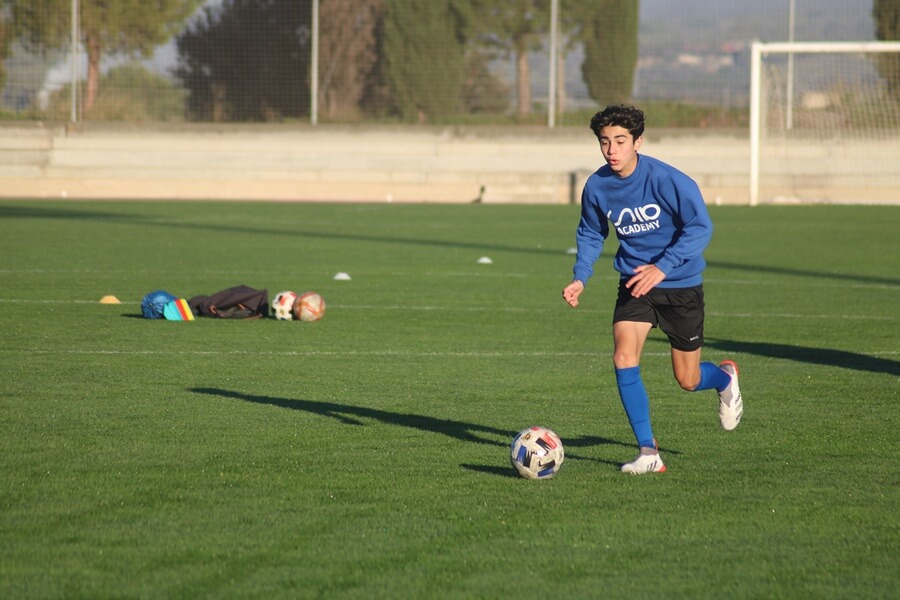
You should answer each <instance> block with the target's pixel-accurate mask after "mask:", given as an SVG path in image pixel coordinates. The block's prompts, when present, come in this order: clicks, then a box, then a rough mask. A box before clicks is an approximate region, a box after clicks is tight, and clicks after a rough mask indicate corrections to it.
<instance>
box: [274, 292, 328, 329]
mask: <svg viewBox="0 0 900 600" xmlns="http://www.w3.org/2000/svg"><path fill="white" fill-rule="evenodd" d="M272 316H273V317H275V318H276V319H278V320H279V321H306V322H311V321H318V320H319V319H321V318H322V317H324V316H325V300H324V299H323V298H322V296H320V295H319V294H317V293H316V292H304V293H302V294H297V293H296V292H291V291H284V292H278V293H277V294H275V299H274V300H273V301H272Z"/></svg>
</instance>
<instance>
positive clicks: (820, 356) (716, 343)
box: [704, 338, 900, 377]
mask: <svg viewBox="0 0 900 600" xmlns="http://www.w3.org/2000/svg"><path fill="white" fill-rule="evenodd" d="M704 343H705V345H706V346H707V347H708V348H715V349H716V350H722V351H724V352H741V353H744V354H756V355H758V356H768V357H771V358H781V359H785V360H792V361H795V362H804V363H809V364H814V365H823V366H828V367H840V368H843V369H854V370H857V371H869V372H870V373H887V374H888V375H892V376H894V377H897V376H900V362H898V361H896V360H891V359H889V358H878V357H875V356H868V355H866V354H858V353H856V352H847V351H846V350H833V349H831V348H810V347H806V346H792V345H790V344H770V343H767V342H741V341H734V340H721V339H710V338H706V340H705V342H704Z"/></svg>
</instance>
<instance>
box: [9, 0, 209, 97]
mask: <svg viewBox="0 0 900 600" xmlns="http://www.w3.org/2000/svg"><path fill="white" fill-rule="evenodd" d="M199 4H200V0H154V1H153V2H148V1H147V0H116V1H115V2H110V1H109V0H79V3H78V6H79V8H80V15H79V19H80V30H81V34H82V36H83V41H84V47H85V49H86V52H87V58H88V78H87V85H86V87H85V98H84V112H86V113H87V112H90V110H91V107H92V106H93V104H94V100H95V99H96V97H97V91H98V89H99V85H100V60H101V58H102V56H103V54H104V53H115V52H121V53H124V54H140V55H143V56H149V55H150V53H151V52H152V51H153V49H154V48H155V47H156V46H158V45H159V44H162V43H163V42H165V41H166V40H167V39H169V38H170V37H171V36H172V34H173V33H175V31H176V30H177V29H178V28H180V27H181V26H182V25H183V24H184V22H185V20H186V19H187V18H188V17H189V16H190V15H191V14H193V12H194V10H196V8H197V6H198V5H199ZM6 6H7V10H9V13H10V14H11V15H12V18H11V23H12V35H13V37H15V38H18V39H20V40H22V41H23V42H24V43H25V45H26V47H29V48H31V49H34V50H38V51H43V50H47V49H54V50H55V49H62V48H65V47H66V46H67V45H68V44H69V43H70V30H71V18H72V17H71V15H72V2H71V0H7V1H6Z"/></svg>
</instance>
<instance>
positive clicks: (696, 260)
mask: <svg viewBox="0 0 900 600" xmlns="http://www.w3.org/2000/svg"><path fill="white" fill-rule="evenodd" d="M591 130H592V131H593V132H594V134H595V135H596V136H597V139H598V140H599V141H600V151H601V152H602V153H603V158H604V160H606V165H604V166H602V167H601V168H600V169H598V170H597V171H596V172H595V173H593V174H592V175H591V176H590V177H589V178H588V180H587V183H585V186H584V190H583V192H582V196H581V220H580V222H579V224H578V228H577V230H576V233H575V236H576V241H577V249H578V254H577V256H576V258H575V267H574V269H573V272H574V280H573V281H572V283H570V284H569V285H567V286H566V287H565V289H563V292H562V295H563V298H564V299H565V301H566V302H568V303H569V305H570V306H572V307H573V308H574V307H576V306H578V298H579V296H581V293H582V292H583V291H584V289H585V284H586V283H587V281H588V279H589V278H590V277H591V275H592V274H593V269H594V263H595V262H596V261H597V259H598V258H599V257H600V253H601V251H602V250H603V242H604V241H605V240H606V238H607V236H608V235H609V230H610V225H611V226H612V228H613V229H615V232H616V237H617V238H618V240H619V250H618V252H617V253H616V256H615V260H614V262H613V265H614V268H615V270H616V271H618V272H619V274H620V279H619V294H618V298H617V300H616V306H615V310H614V312H613V341H614V345H615V349H614V353H613V364H614V366H615V371H616V385H617V387H618V390H619V397H620V398H621V400H622V405H623V406H624V407H625V413H626V415H627V416H628V421H629V423H631V428H632V430H633V431H634V436H635V438H636V439H637V443H638V446H639V447H640V453H639V454H638V455H637V457H636V458H635V459H634V460H633V461H631V462H629V463H625V464H624V465H622V471H623V472H625V473H632V474H641V473H662V472H664V471H665V470H666V466H665V464H664V463H663V461H662V459H661V458H660V456H659V452H658V450H657V445H656V440H655V438H654V437H653V430H652V428H651V426H650V400H649V398H648V396H647V391H646V389H645V388H644V383H643V381H642V379H641V368H640V361H641V352H642V351H643V348H644V342H645V341H646V340H647V336H648V335H649V333H650V330H651V329H653V328H654V327H658V328H659V329H660V330H661V331H662V332H663V333H665V334H666V335H667V336H668V338H669V343H670V345H671V347H672V370H673V371H674V374H675V379H676V380H677V381H678V384H679V385H680V386H681V387H682V388H683V389H685V390H687V391H689V392H698V391H700V390H708V389H715V390H716V391H718V393H719V421H720V423H721V425H722V427H723V428H724V429H726V430H732V429H734V428H735V427H737V426H738V423H740V421H741V415H742V414H743V409H744V406H743V401H742V399H741V392H740V388H739V387H738V368H737V365H736V364H735V363H734V362H733V361H730V360H726V361H724V362H723V363H722V364H721V365H719V366H716V365H715V364H713V363H711V362H700V351H701V348H702V346H703V316H704V303H703V269H704V267H705V266H706V262H705V261H704V260H703V251H704V249H705V248H706V247H707V245H708V244H709V241H710V238H711V237H712V221H710V218H709V214H708V213H707V211H706V205H705V204H704V202H703V197H702V196H701V194H700V189H699V188H698V187H697V184H696V183H695V182H694V181H693V180H692V179H690V178H689V177H688V176H687V175H685V174H684V173H682V172H681V171H678V170H677V169H675V168H674V167H672V166H670V165H667V164H665V163H664V162H662V161H660V160H657V159H655V158H652V157H649V156H644V155H642V154H638V150H640V148H641V144H642V143H643V133H644V113H643V112H641V111H640V110H638V109H637V108H634V107H632V106H622V105H615V106H608V107H606V109H604V110H603V111H601V112H598V113H597V114H596V115H594V117H593V118H592V119H591Z"/></svg>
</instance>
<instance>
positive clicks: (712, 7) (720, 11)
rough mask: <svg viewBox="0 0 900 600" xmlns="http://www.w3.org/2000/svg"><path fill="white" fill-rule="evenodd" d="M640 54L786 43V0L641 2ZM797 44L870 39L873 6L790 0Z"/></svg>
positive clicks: (862, 0) (856, 1)
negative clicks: (727, 44) (755, 41)
mask: <svg viewBox="0 0 900 600" xmlns="http://www.w3.org/2000/svg"><path fill="white" fill-rule="evenodd" d="M640 3H641V4H640V6H641V9H640V10H641V21H640V44H641V53H642V54H657V55H659V54H669V53H671V51H672V49H674V48H684V46H685V45H694V46H696V45H706V46H711V47H712V46H718V45H720V44H722V43H725V42H746V41H750V40H753V39H759V40H763V41H786V40H787V39H788V13H789V7H790V1H789V0H752V1H749V2H727V1H726V2H723V1H722V0H640ZM794 10H795V16H794V20H795V26H794V39H795V40H797V41H866V40H873V39H875V25H874V22H873V19H872V0H795V1H794Z"/></svg>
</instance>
